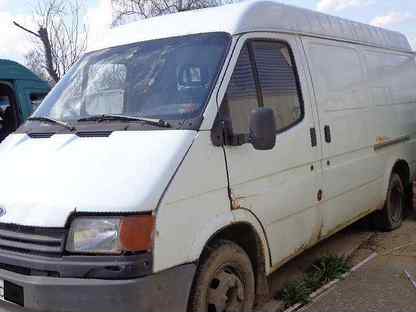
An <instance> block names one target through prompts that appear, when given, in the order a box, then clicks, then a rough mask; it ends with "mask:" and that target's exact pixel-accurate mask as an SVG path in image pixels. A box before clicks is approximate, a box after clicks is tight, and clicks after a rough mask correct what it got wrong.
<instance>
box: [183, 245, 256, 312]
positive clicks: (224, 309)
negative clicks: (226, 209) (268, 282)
mask: <svg viewBox="0 0 416 312" xmlns="http://www.w3.org/2000/svg"><path fill="white" fill-rule="evenodd" d="M254 297H255V282H254V273H253V267H252V264H251V261H250V258H249V257H248V255H247V253H246V252H245V251H244V250H243V249H242V248H241V247H240V246H238V245H236V244H234V243H233V242H230V241H226V240H221V241H219V242H217V243H215V244H214V245H213V246H212V247H210V248H209V251H208V252H207V255H206V256H205V257H204V259H203V260H202V262H201V264H200V266H199V268H198V273H197V275H196V278H195V281H194V285H193V289H192V294H191V298H190V302H189V309H188V311H189V312H251V311H253V304H254Z"/></svg>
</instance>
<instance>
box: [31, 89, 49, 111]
mask: <svg viewBox="0 0 416 312" xmlns="http://www.w3.org/2000/svg"><path fill="white" fill-rule="evenodd" d="M45 97H46V94H45V93H31V94H30V102H31V104H32V110H33V111H35V110H36V109H37V108H38V107H39V105H40V103H42V101H43V99H44V98H45Z"/></svg>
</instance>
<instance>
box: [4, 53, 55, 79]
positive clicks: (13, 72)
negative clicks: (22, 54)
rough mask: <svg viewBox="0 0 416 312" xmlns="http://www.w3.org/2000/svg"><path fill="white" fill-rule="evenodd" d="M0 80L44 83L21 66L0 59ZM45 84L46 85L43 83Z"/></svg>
mask: <svg viewBox="0 0 416 312" xmlns="http://www.w3.org/2000/svg"><path fill="white" fill-rule="evenodd" d="M0 80H36V81H42V82H44V81H43V80H41V79H40V78H39V77H38V76H36V75H35V74H34V73H33V72H31V71H30V70H29V69H27V68H26V67H24V66H23V65H20V64H19V63H16V62H14V61H10V60H3V59H0ZM45 84H47V83H46V82H45Z"/></svg>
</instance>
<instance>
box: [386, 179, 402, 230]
mask: <svg viewBox="0 0 416 312" xmlns="http://www.w3.org/2000/svg"><path fill="white" fill-rule="evenodd" d="M389 204H390V207H391V219H392V221H393V222H394V223H399V222H400V221H401V220H402V213H403V190H402V188H401V186H400V185H398V184H396V185H395V186H394V187H393V188H392V190H391V193H390V203H389Z"/></svg>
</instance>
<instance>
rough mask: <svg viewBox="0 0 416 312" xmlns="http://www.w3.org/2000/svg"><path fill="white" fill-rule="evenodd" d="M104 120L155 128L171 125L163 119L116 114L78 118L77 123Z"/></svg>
mask: <svg viewBox="0 0 416 312" xmlns="http://www.w3.org/2000/svg"><path fill="white" fill-rule="evenodd" d="M104 120H123V121H142V122H145V123H148V124H151V125H154V126H157V127H163V128H170V127H171V125H170V124H169V123H168V122H167V121H165V120H163V119H156V118H155V119H153V118H145V117H134V116H125V115H116V114H101V115H93V116H89V117H84V118H80V119H78V120H77V121H78V122H84V121H104Z"/></svg>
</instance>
